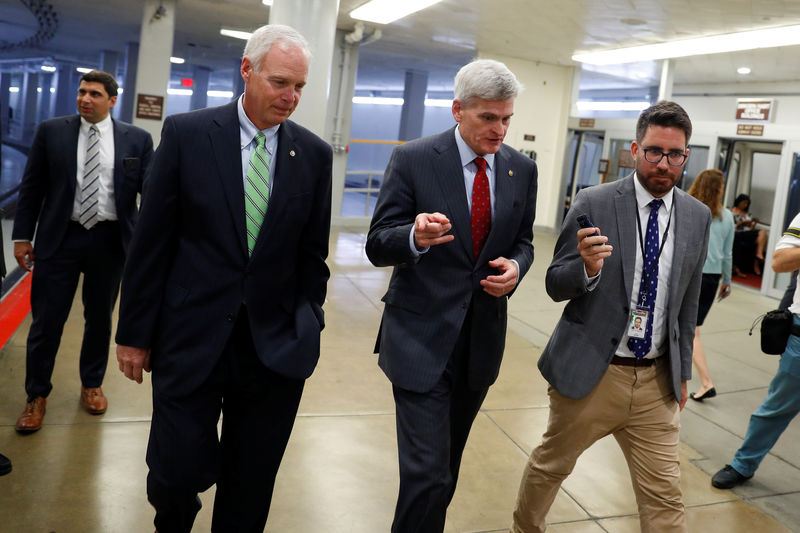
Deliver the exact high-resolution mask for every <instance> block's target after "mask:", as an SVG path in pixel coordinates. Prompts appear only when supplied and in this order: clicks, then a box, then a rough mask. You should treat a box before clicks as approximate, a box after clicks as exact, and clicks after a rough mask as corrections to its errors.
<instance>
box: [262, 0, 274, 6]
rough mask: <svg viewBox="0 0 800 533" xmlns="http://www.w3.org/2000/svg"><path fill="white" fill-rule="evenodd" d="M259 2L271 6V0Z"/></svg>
mask: <svg viewBox="0 0 800 533" xmlns="http://www.w3.org/2000/svg"><path fill="white" fill-rule="evenodd" d="M261 3H262V4H264V5H265V6H271V5H272V0H261Z"/></svg>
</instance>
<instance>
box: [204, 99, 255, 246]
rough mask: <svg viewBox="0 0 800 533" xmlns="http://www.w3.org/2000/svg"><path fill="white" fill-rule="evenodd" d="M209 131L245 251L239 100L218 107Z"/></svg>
mask: <svg viewBox="0 0 800 533" xmlns="http://www.w3.org/2000/svg"><path fill="white" fill-rule="evenodd" d="M208 135H209V138H210V140H211V148H212V150H213V152H214V158H215V160H216V163H217V176H219V178H220V182H221V184H222V189H223V190H224V191H225V198H226V200H227V202H228V208H229V209H230V212H231V216H232V217H233V225H234V228H235V230H236V235H237V238H238V240H239V245H240V246H241V250H242V253H243V254H245V255H246V254H247V239H246V237H245V222H244V183H243V181H242V175H243V174H242V158H241V149H242V148H241V146H240V143H239V116H238V111H237V108H236V101H233V102H231V103H230V104H228V105H226V106H223V107H221V108H220V109H219V112H218V113H217V115H216V116H215V117H214V119H213V121H212V123H211V126H210V128H209V132H208Z"/></svg>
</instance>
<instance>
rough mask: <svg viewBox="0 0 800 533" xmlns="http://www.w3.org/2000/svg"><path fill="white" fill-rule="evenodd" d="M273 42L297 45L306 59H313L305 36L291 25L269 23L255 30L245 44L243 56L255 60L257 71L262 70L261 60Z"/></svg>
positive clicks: (289, 46)
mask: <svg viewBox="0 0 800 533" xmlns="http://www.w3.org/2000/svg"><path fill="white" fill-rule="evenodd" d="M273 44H278V45H282V46H285V47H288V48H292V47H297V48H299V49H300V51H301V52H303V55H305V56H306V59H309V60H310V59H311V49H310V48H309V47H308V41H306V39H305V37H303V36H302V35H300V32H298V31H297V30H296V29H294V28H292V27H291V26H285V25H283V24H267V25H265V26H261V27H260V28H258V29H257V30H256V31H254V32H253V35H251V36H250V38H249V39H248V40H247V44H246V45H245V46H244V54H242V57H243V58H244V57H249V58H250V61H252V62H253V67H254V68H255V71H256V72H259V71H260V70H261V60H262V59H263V58H264V56H265V55H267V53H268V52H269V51H270V49H271V48H272V45H273Z"/></svg>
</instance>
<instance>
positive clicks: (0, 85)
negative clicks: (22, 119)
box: [0, 72, 11, 138]
mask: <svg viewBox="0 0 800 533" xmlns="http://www.w3.org/2000/svg"><path fill="white" fill-rule="evenodd" d="M10 88H11V73H10V72H3V73H2V74H0V128H2V131H0V137H3V138H8V132H10V131H11V121H10V120H9V118H8V109H9V94H8V90H9V89H10Z"/></svg>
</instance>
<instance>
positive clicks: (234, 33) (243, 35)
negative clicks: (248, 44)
mask: <svg viewBox="0 0 800 533" xmlns="http://www.w3.org/2000/svg"><path fill="white" fill-rule="evenodd" d="M219 33H220V35H225V36H226V37H233V38H234V39H242V40H243V41H246V40H248V39H249V38H250V37H251V36H252V35H253V34H252V33H251V32H249V31H241V30H229V29H228V28H220V30H219Z"/></svg>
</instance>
